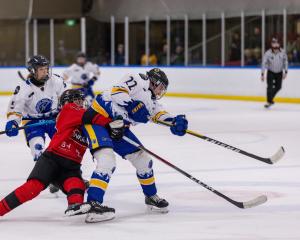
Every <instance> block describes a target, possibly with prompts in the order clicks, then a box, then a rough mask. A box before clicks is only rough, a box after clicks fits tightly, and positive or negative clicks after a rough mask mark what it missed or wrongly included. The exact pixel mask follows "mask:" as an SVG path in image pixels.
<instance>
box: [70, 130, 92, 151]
mask: <svg viewBox="0 0 300 240" xmlns="http://www.w3.org/2000/svg"><path fill="white" fill-rule="evenodd" d="M71 138H72V139H73V140H74V141H75V142H77V143H79V144H81V145H83V146H86V147H87V146H88V141H87V139H86V137H85V136H84V135H83V133H82V131H80V130H79V129H75V130H74V131H73V134H72V137H71Z"/></svg>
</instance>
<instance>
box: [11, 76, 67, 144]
mask: <svg viewBox="0 0 300 240" xmlns="http://www.w3.org/2000/svg"><path fill="white" fill-rule="evenodd" d="M65 89H66V84H65V83H64V82H63V79H62V78H60V77H57V76H55V75H52V77H51V78H50V79H49V80H48V81H47V82H46V83H45V84H44V85H43V86H41V87H37V86H36V85H34V84H33V83H32V82H31V81H30V79H28V80H27V81H26V82H20V84H19V85H18V86H17V87H16V89H15V92H14V94H13V96H12V98H11V100H10V102H9V105H8V110H7V119H8V121H11V120H15V121H16V122H17V123H18V124H19V125H20V124H21V121H22V119H24V118H25V119H26V118H32V119H34V120H24V121H23V122H22V123H23V124H31V123H36V122H38V121H39V119H44V118H45V117H46V116H48V117H49V116H51V115H52V113H55V112H57V111H58V103H59V97H60V95H61V94H62V92H63V91H64V90H65ZM54 126H55V125H54V124H53V125H52V126H50V125H48V126H47V127H46V126H39V127H32V128H28V129H26V131H25V135H26V139H27V141H30V139H32V138H33V137H37V136H41V137H43V138H45V133H47V134H48V135H49V137H50V138H51V137H52V136H53V134H54V132H55V128H54Z"/></svg>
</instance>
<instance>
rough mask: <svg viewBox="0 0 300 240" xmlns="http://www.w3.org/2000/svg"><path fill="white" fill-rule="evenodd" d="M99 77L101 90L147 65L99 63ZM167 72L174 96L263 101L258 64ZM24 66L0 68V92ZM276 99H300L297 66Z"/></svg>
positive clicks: (11, 84) (9, 89) (12, 85)
mask: <svg viewBox="0 0 300 240" xmlns="http://www.w3.org/2000/svg"><path fill="white" fill-rule="evenodd" d="M100 69H101V79H100V81H98V82H97V83H96V84H95V87H94V89H95V90H96V91H102V90H103V89H105V88H107V87H109V86H110V85H111V84H112V83H113V82H115V81H116V80H118V79H120V78H121V77H122V76H123V75H124V74H126V73H129V72H136V73H140V72H141V73H143V72H145V71H147V70H149V69H150V68H147V67H107V66H106V67H101V68H100ZM162 69H163V70H164V71H165V72H166V74H167V75H168V78H169V80H170V86H169V91H168V95H169V96H176V97H193V98H216V99H232V100H247V101H265V92H266V83H265V82H264V83H262V82H261V81H260V69H259V68H239V67H223V68H220V67H207V68H204V67H203V68H202V67H162ZM18 70H20V71H21V72H22V73H23V74H24V75H26V74H27V70H26V69H25V68H16V67H8V68H0V83H1V84H0V94H1V95H7V94H11V93H12V92H13V90H14V88H15V87H16V85H17V84H18V82H19V81H21V80H20V79H19V77H18V75H17V71H18ZM64 70H65V67H54V68H53V70H52V71H53V73H57V74H59V75H62V73H63V71H64ZM277 101H279V102H290V103H300V69H298V68H292V69H289V73H288V77H287V79H286V80H284V81H283V88H282V90H281V91H280V93H279V95H278V98H277Z"/></svg>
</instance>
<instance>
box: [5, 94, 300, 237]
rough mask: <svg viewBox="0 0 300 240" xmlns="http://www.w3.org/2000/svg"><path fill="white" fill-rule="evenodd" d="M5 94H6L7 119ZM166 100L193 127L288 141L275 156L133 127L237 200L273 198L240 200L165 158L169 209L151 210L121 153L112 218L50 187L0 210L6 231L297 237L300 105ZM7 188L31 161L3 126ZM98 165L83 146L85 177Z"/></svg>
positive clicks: (249, 140)
mask: <svg viewBox="0 0 300 240" xmlns="http://www.w3.org/2000/svg"><path fill="white" fill-rule="evenodd" d="M8 99H9V98H8V97H0V104H1V109H0V116H1V117H0V119H1V129H3V128H4V127H5V111H6V106H7V103H8ZM162 102H163V103H164V105H165V107H166V109H167V110H168V111H169V112H173V113H175V114H180V113H184V114H186V116H187V118H188V120H189V128H190V129H191V130H194V131H197V132H199V133H202V134H204V135H207V136H209V137H212V138H216V139H218V140H220V141H223V142H225V143H228V144H231V145H233V146H236V147H239V148H241V149H244V150H246V151H249V152H252V153H255V154H257V155H260V156H264V157H269V156H271V155H272V154H273V153H275V152H276V151H277V149H278V148H279V147H280V146H284V147H285V149H286V154H285V156H284V157H283V159H282V160H281V161H280V162H278V163H277V164H275V165H268V164H265V163H262V162H259V161H256V160H254V159H251V158H248V157H246V156H243V155H240V154H237V153H235V152H232V151H229V150H227V149H224V148H222V147H219V146H217V145H214V144H211V143H208V142H205V141H203V140H201V139H198V138H195V137H193V136H184V137H177V136H174V135H171V134H170V131H169V129H167V128H165V127H163V126H158V125H155V124H148V125H143V124H142V125H139V126H138V127H134V128H132V130H133V131H134V132H135V133H136V134H137V135H138V136H139V137H140V139H141V140H142V142H143V143H144V145H145V146H146V147H147V148H149V149H150V150H152V151H154V152H155V153H157V154H158V155H160V156H162V157H164V158H165V159H167V160H168V161H170V162H172V163H174V164H175V165H177V166H178V167H180V168H182V169H184V170H185V171H187V172H189V173H191V174H192V175H193V176H194V177H196V178H198V179H200V180H201V181H203V182H205V183H207V184H208V185H210V186H212V187H214V188H216V189H217V190H219V191H221V192H222V193H224V194H226V195H228V196H230V197H232V198H234V199H235V200H239V201H241V200H243V201H244V200H250V199H252V198H254V197H256V196H258V195H260V194H266V195H267V196H268V201H267V202H266V203H265V204H263V205H261V206H258V207H256V208H253V209H239V208H236V207H235V206H233V205H231V204H229V203H228V202H226V201H225V200H223V199H221V198H219V197H218V196H216V195H215V194H213V193H211V192H209V191H207V190H206V189H204V188H203V187H201V186H200V185H197V184H195V183H194V182H192V181H191V180H190V179H188V178H186V177H184V176H183V175H181V174H179V173H177V172H176V171H175V170H173V169H171V168H170V167H168V166H165V165H164V164H163V163H161V162H159V161H157V160H154V164H155V165H154V169H155V173H156V183H157V187H158V191H159V192H158V193H159V195H160V196H162V197H164V198H166V199H167V200H168V201H169V203H170V207H169V209H170V212H169V213H168V214H165V215H155V214H148V213H147V212H146V207H145V204H144V197H143V194H142V191H141V190H140V186H139V185H138V181H137V179H136V176H135V172H134V168H133V167H132V166H131V165H130V164H129V163H128V162H126V161H125V160H123V159H120V158H118V162H117V170H116V172H115V173H114V176H113V178H112V180H111V183H110V185H109V188H108V191H107V194H106V198H105V204H107V205H109V206H112V207H114V208H115V209H116V218H115V219H114V220H112V221H110V222H105V223H95V224H86V223H84V216H79V217H73V218H70V217H65V216H64V211H65V209H66V207H67V205H66V198H65V197H64V196H63V194H61V193H60V194H59V196H58V197H57V198H56V197H55V196H53V195H51V194H50V193H49V192H48V190H45V191H44V192H43V193H42V194H41V195H40V196H38V197H37V198H36V199H34V200H32V201H31V202H29V203H26V204H24V205H23V206H20V207H19V208H17V209H15V210H14V211H12V212H11V213H9V214H7V215H6V216H4V217H2V218H0V240H11V239H18V240H25V239H26V240H27V239H28V240H29V239H30V240H41V239H43V240H46V239H49V240H50V239H52V240H54V239H55V240H60V239H72V240H77V239H78V240H83V239H93V240H94V239H108V240H110V239H111V240H115V239H118V240H119V239H120V240H127V239H128V240H129V239H130V240H135V239H143V240H145V239H161V240H169V239H170V240H177V239H182V240H199V239H205V240H206V239H207V240H217V239H226V240H250V239H251V240H260V239H268V240H292V239H293V240H299V239H300V162H299V161H300V158H299V156H300V144H299V143H300V140H299V137H300V122H299V120H300V106H299V105H292V104H276V105H275V106H274V107H273V108H272V109H271V110H265V109H264V108H263V103H255V102H238V101H220V100H204V99H180V98H164V99H162ZM0 144H1V145H0V149H1V153H0V154H1V158H0V166H1V167H0V196H1V198H3V197H4V196H6V195H7V194H8V193H10V192H11V191H12V190H13V189H14V188H16V187H18V186H19V185H20V184H22V183H23V182H24V181H25V179H26V178H27V176H28V174H29V173H30V170H31V168H32V167H33V161H32V159H31V155H30V152H29V149H28V148H27V146H26V145H25V141H24V136H23V133H21V134H19V136H18V137H15V138H8V137H6V136H5V135H2V136H0ZM93 168H94V164H93V161H92V159H91V156H90V154H89V153H87V154H86V155H85V160H84V163H83V172H84V176H85V177H86V178H89V175H90V173H91V172H92V170H93Z"/></svg>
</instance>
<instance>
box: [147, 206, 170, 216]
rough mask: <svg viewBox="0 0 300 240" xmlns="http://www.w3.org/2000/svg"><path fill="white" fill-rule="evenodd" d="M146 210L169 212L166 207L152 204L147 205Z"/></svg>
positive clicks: (150, 211)
mask: <svg viewBox="0 0 300 240" xmlns="http://www.w3.org/2000/svg"><path fill="white" fill-rule="evenodd" d="M147 210H148V212H149V213H162V214H166V213H168V212H169V209H168V207H164V208H158V207H155V206H152V205H147Z"/></svg>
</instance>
